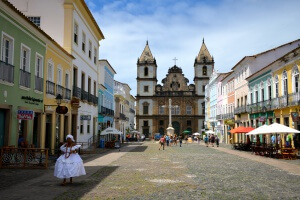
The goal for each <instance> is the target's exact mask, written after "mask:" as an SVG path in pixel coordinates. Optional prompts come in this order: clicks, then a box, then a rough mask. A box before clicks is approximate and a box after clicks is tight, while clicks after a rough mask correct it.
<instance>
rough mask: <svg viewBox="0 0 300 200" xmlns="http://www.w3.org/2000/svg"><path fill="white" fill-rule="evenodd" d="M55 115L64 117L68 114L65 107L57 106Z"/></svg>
mask: <svg viewBox="0 0 300 200" xmlns="http://www.w3.org/2000/svg"><path fill="white" fill-rule="evenodd" d="M56 113H57V114H63V115H65V114H67V113H68V108H67V107H66V106H57V107H56Z"/></svg>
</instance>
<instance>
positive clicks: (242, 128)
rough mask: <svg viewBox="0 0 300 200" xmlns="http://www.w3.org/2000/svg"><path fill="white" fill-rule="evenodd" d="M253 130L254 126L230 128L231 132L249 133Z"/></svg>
mask: <svg viewBox="0 0 300 200" xmlns="http://www.w3.org/2000/svg"><path fill="white" fill-rule="evenodd" d="M253 130H254V128H252V127H243V126H240V127H237V128H234V129H232V130H230V131H229V132H230V133H249V132H250V131H253Z"/></svg>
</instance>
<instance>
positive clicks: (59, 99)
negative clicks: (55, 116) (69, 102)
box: [55, 94, 62, 106]
mask: <svg viewBox="0 0 300 200" xmlns="http://www.w3.org/2000/svg"><path fill="white" fill-rule="evenodd" d="M55 99H56V103H57V105H58V106H60V104H61V100H62V96H61V94H58V95H57V96H56V98H55Z"/></svg>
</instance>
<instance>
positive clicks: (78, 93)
mask: <svg viewBox="0 0 300 200" xmlns="http://www.w3.org/2000/svg"><path fill="white" fill-rule="evenodd" d="M73 97H75V98H78V99H80V98H81V89H80V88H79V87H77V86H73Z"/></svg>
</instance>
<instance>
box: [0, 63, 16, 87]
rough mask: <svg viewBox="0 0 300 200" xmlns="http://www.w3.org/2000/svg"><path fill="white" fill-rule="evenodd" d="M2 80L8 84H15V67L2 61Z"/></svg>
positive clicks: (0, 72) (0, 64)
mask: <svg viewBox="0 0 300 200" xmlns="http://www.w3.org/2000/svg"><path fill="white" fill-rule="evenodd" d="M0 80H1V81H5V82H8V83H13V82H14V66H13V65H10V64H8V63H5V62H3V61H0Z"/></svg>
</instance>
